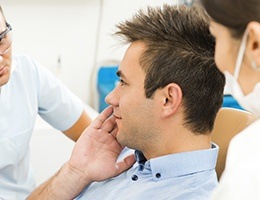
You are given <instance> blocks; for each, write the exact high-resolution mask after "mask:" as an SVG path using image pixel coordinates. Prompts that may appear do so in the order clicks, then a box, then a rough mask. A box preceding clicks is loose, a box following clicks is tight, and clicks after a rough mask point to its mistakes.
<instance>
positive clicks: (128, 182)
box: [29, 5, 225, 200]
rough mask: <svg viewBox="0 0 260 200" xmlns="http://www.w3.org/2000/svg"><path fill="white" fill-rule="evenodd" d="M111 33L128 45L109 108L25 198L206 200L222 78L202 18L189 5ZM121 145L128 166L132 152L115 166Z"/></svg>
mask: <svg viewBox="0 0 260 200" xmlns="http://www.w3.org/2000/svg"><path fill="white" fill-rule="evenodd" d="M117 28H118V31H117V32H116V33H115V35H116V36H120V37H122V38H123V39H125V41H126V42H127V43H130V46H129V47H128V49H127V51H126V52H125V55H124V58H123V60H122V62H121V64H120V66H119V69H118V72H117V75H118V76H119V77H120V83H119V84H118V85H117V86H116V88H115V89H114V90H113V91H112V92H111V93H110V94H109V95H108V96H107V97H106V101H107V102H108V103H109V104H110V105H111V106H110V107H109V108H108V109H106V110H105V111H104V112H103V113H101V115H100V116H99V117H98V118H97V119H96V120H95V121H94V122H93V123H92V125H90V127H89V128H87V129H86V130H85V131H84V132H83V134H82V136H81V137H80V139H79V141H78V142H77V144H76V146H75V148H74V151H73V153H72V156H71V159H70V160H69V161H68V162H67V163H66V164H65V165H64V167H63V168H62V169H61V170H60V171H59V172H58V173H57V174H56V175H55V176H54V177H53V178H52V179H51V180H50V181H49V182H47V183H45V184H44V185H42V186H41V187H40V188H39V189H37V190H36V191H35V192H34V194H32V196H31V197H30V198H29V199H37V198H39V197H41V199H48V200H50V199H72V198H75V197H76V196H77V195H78V194H79V192H80V191H81V190H82V189H83V192H81V194H80V195H79V196H78V199H95V200H97V199H100V200H104V199H120V200H121V199H135V200H136V199H160V200H162V199H167V200H168V199H175V200H176V199H179V200H185V199H189V200H190V199H200V200H202V199H208V198H209V196H210V194H211V192H212V190H213V189H214V187H215V186H216V185H217V177H216V173H215V165H216V159H217V154H218V147H217V146H216V145H215V144H212V143H211V136H210V134H211V131H212V129H213V124H214V120H215V117H216V114H217V112H218V110H219V108H220V107H221V104H222V96H223V88H224V84H225V80H224V76H223V75H222V74H221V73H220V71H219V70H218V69H217V68H216V67H215V64H214V59H213V56H214V39H213V38H212V36H211V35H210V34H209V30H208V23H207V21H206V20H205V18H203V17H202V16H201V15H200V13H199V12H198V11H197V10H196V9H195V8H188V7H185V6H169V5H164V6H162V7H157V8H152V7H148V9H147V10H140V11H139V12H138V13H137V14H136V15H135V16H134V17H133V18H132V19H130V20H127V21H125V22H123V23H121V24H119V25H118V26H117ZM111 115H112V116H111ZM124 146H126V147H128V148H131V149H134V150H135V159H136V162H135V163H134V159H133V155H130V156H129V157H127V158H126V159H124V160H123V161H118V159H119V157H120V158H121V157H122V154H121V155H120V153H121V151H122V150H123V148H124ZM119 155H120V156H119ZM120 160H121V159H120ZM132 165H133V166H132ZM128 168H129V169H128ZM125 170H126V171H125ZM123 171H125V172H123ZM122 172H123V173H122Z"/></svg>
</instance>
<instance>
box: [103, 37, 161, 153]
mask: <svg viewBox="0 0 260 200" xmlns="http://www.w3.org/2000/svg"><path fill="white" fill-rule="evenodd" d="M144 48H145V46H144V44H143V43H141V42H134V43H132V44H131V45H130V46H129V48H128V49H127V51H126V53H125V55H124V58H123V60H122V62H121V65H120V67H119V69H118V75H119V77H120V83H119V84H118V85H117V86H116V88H115V89H114V90H113V91H112V92H111V93H110V94H108V95H107V97H106V101H107V103H108V104H110V105H112V106H113V109H114V113H113V115H114V116H115V117H116V123H117V127H118V133H117V140H118V141H119V143H120V144H122V145H124V146H127V147H129V148H133V149H138V150H142V151H143V150H144V148H147V147H148V146H149V145H150V144H151V141H153V139H154V137H156V130H157V129H156V128H155V127H156V125H157V123H156V120H155V119H156V115H155V111H156V108H155V102H154V99H147V98H146V97H145V92H144V80H145V72H144V71H143V69H142V68H141V66H140V63H139V59H140V56H141V55H142V52H143V51H144Z"/></svg>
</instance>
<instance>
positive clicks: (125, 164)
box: [115, 154, 135, 176]
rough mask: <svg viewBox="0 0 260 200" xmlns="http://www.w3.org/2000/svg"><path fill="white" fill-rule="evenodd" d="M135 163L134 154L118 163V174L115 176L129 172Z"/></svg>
mask: <svg viewBox="0 0 260 200" xmlns="http://www.w3.org/2000/svg"><path fill="white" fill-rule="evenodd" d="M134 163H135V156H134V154H131V155H129V156H127V157H126V158H125V159H124V160H123V161H120V162H118V163H117V164H116V166H117V172H116V175H115V176H117V175H119V174H121V173H123V172H124V171H126V170H128V169H129V168H130V167H132V166H133V164H134Z"/></svg>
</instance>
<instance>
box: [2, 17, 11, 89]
mask: <svg viewBox="0 0 260 200" xmlns="http://www.w3.org/2000/svg"><path fill="white" fill-rule="evenodd" d="M6 29H7V27H6V21H5V18H4V16H3V14H2V13H1V12H0V34H1V33H3V32H4V31H5V30H6ZM6 39H7V38H6V37H4V38H3V39H2V41H1V42H0V45H1V43H2V44H3V43H4V42H5V40H6ZM11 61H12V49H11V48H10V49H9V50H8V51H7V52H6V53H4V54H0V87H1V86H3V85H5V84H6V83H7V82H8V81H9V78H10V73H11Z"/></svg>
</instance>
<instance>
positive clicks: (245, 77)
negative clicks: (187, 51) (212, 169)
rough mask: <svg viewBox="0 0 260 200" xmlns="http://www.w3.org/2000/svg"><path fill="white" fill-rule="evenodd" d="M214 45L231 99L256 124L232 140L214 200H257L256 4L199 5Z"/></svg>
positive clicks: (259, 58) (259, 67) (259, 63)
mask: <svg viewBox="0 0 260 200" xmlns="http://www.w3.org/2000/svg"><path fill="white" fill-rule="evenodd" d="M201 2H202V5H203V6H204V8H205V10H206V12H207V13H208V15H209V16H210V18H211V25H210V31H211V33H212V34H213V36H214V37H215V39H216V51H215V61H216V64H217V66H218V68H219V69H220V70H221V71H222V72H223V73H224V74H225V76H226V82H227V87H228V89H229V90H230V92H231V95H233V97H234V98H235V99H236V100H237V101H238V103H239V104H240V105H241V106H242V107H243V108H244V109H245V110H247V111H249V112H251V113H253V114H255V116H256V120H255V121H254V122H253V123H252V124H250V125H249V126H248V127H247V128H245V129H244V130H243V131H242V132H241V133H239V134H238V135H236V136H235V137H234V138H233V139H232V141H231V143H230V145H229V149H228V155H227V161H226V168H225V171H224V173H223V175H222V177H221V180H220V184H219V186H218V187H217V189H216V190H215V191H214V193H213V196H212V199H213V200H220V199H221V200H233V199H236V200H245V199H250V200H253V199H260V145H259V144H260V119H259V118H260V1H259V0H252V1H244V0H237V1H226V0H201Z"/></svg>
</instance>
